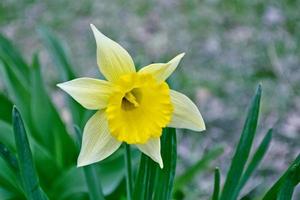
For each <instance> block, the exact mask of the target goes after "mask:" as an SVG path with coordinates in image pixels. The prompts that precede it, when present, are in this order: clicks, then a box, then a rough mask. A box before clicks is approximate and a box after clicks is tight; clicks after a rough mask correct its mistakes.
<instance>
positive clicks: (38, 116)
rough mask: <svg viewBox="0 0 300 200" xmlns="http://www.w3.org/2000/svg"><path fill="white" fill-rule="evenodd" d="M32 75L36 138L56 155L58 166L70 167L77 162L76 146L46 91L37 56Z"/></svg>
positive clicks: (33, 116)
mask: <svg viewBox="0 0 300 200" xmlns="http://www.w3.org/2000/svg"><path fill="white" fill-rule="evenodd" d="M30 75H31V87H30V88H31V91H30V93H31V106H30V108H31V109H30V110H31V118H32V124H33V126H34V129H35V130H37V131H38V135H36V137H37V138H38V141H40V143H41V144H43V146H45V147H47V149H48V151H49V152H51V154H53V155H54V158H55V159H56V163H57V165H58V166H60V167H61V168H64V167H70V165H72V164H74V161H75V160H76V153H77V150H76V146H75V144H74V141H73V140H72V138H71V137H70V134H69V133H68V132H67V130H66V127H65V125H64V123H63V121H62V119H61V117H60V116H59V114H58V112H57V110H56V108H55V106H54V105H53V103H52V101H51V99H50V97H49V95H48V93H47V91H46V89H45V86H44V82H43V79H42V76H41V69H40V63H39V58H38V55H37V54H35V56H34V57H33V64H32V69H31V72H30ZM41 108H43V109H41ZM50 121H51V123H49V122H50ZM66 146H67V147H68V148H66Z"/></svg>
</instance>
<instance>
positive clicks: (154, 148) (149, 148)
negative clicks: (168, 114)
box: [136, 138, 164, 168]
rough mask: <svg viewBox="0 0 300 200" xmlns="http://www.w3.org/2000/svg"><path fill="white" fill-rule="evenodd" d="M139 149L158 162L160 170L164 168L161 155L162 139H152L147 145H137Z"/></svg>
mask: <svg viewBox="0 0 300 200" xmlns="http://www.w3.org/2000/svg"><path fill="white" fill-rule="evenodd" d="M136 146H137V148H138V149H139V150H140V151H141V152H143V153H144V154H146V155H147V156H149V157H150V158H151V159H152V160H153V161H155V162H157V163H158V164H159V166H160V168H163V167H164V165H163V161H162V158H161V154H160V139H159V138H152V139H149V140H148V142H147V143H145V144H137V145H136Z"/></svg>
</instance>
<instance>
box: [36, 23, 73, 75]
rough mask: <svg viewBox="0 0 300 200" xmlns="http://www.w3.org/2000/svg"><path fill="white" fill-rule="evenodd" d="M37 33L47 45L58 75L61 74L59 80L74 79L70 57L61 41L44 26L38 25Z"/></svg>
mask: <svg viewBox="0 0 300 200" xmlns="http://www.w3.org/2000/svg"><path fill="white" fill-rule="evenodd" d="M38 33H39V35H40V37H41V39H42V42H43V43H44V45H45V46H46V47H47V50H48V51H49V53H50V55H51V56H52V60H53V61H54V62H55V64H56V65H55V66H56V69H57V71H58V72H59V75H60V76H61V80H63V81H68V80H70V79H74V78H75V77H76V75H75V73H74V71H73V69H72V67H71V66H72V64H71V62H70V59H69V58H68V55H67V53H66V50H65V49H64V47H63V45H62V42H61V41H59V40H58V38H56V37H55V36H54V35H53V34H52V33H51V31H50V30H49V29H48V28H47V27H45V26H42V27H39V29H38Z"/></svg>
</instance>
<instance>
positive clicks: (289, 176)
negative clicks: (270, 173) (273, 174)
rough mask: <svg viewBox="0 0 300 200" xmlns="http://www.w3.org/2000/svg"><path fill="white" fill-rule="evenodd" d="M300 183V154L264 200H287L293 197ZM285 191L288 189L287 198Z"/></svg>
mask: <svg viewBox="0 0 300 200" xmlns="http://www.w3.org/2000/svg"><path fill="white" fill-rule="evenodd" d="M299 181H300V154H298V156H297V158H296V159H295V160H294V161H293V163H292V164H291V165H290V166H289V168H288V169H287V170H286V171H285V173H284V174H283V175H282V176H281V177H280V178H279V179H278V180H277V181H276V183H275V184H274V185H273V186H272V187H271V188H270V189H269V190H268V191H267V193H266V194H265V196H264V197H263V200H274V199H278V198H281V199H285V198H287V197H289V196H291V195H292V193H293V188H292V187H295V185H296V184H298V183H299ZM285 189H287V191H286V194H287V196H285V191H284V190H285Z"/></svg>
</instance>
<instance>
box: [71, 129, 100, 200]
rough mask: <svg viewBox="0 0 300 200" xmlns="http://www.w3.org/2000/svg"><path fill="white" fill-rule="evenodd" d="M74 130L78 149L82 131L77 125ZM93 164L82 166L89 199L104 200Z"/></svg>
mask: <svg viewBox="0 0 300 200" xmlns="http://www.w3.org/2000/svg"><path fill="white" fill-rule="evenodd" d="M75 132H76V136H77V143H78V147H79V149H80V146H81V145H80V144H81V140H82V133H81V130H80V129H79V127H77V126H76V127H75ZM94 167H95V165H89V166H85V167H83V172H84V176H85V181H86V183H87V186H88V191H89V197H90V200H104V195H103V192H102V187H101V183H100V179H99V176H98V175H97V172H96V170H95V169H94Z"/></svg>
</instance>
